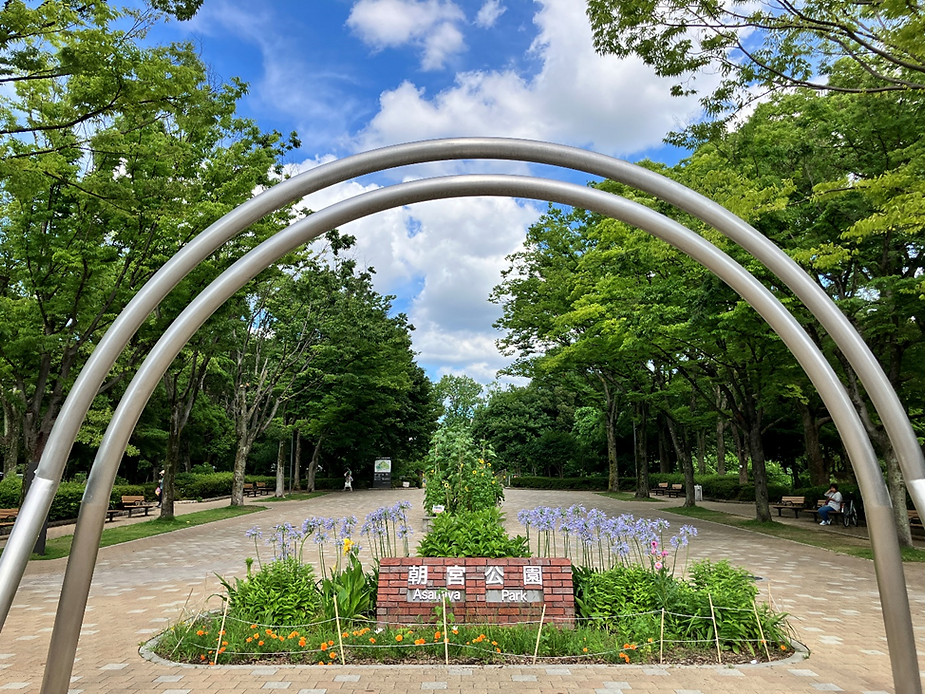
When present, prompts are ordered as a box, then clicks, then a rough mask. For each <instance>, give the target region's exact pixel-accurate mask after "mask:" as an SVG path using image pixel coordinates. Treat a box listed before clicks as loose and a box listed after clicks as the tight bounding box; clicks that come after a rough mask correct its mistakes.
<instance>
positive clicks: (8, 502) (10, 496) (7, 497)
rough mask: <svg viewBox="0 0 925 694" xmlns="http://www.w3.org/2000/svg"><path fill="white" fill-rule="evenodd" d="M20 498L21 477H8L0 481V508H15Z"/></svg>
mask: <svg viewBox="0 0 925 694" xmlns="http://www.w3.org/2000/svg"><path fill="white" fill-rule="evenodd" d="M20 496H22V477H19V476H17V475H9V476H7V477H4V478H3V479H2V480H0V508H17V507H18V506H19V497H20Z"/></svg>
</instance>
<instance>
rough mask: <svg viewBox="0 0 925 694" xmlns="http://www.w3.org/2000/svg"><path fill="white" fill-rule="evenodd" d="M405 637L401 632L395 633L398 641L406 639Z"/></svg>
mask: <svg viewBox="0 0 925 694" xmlns="http://www.w3.org/2000/svg"><path fill="white" fill-rule="evenodd" d="M404 638H405V637H404V636H402V635H401V634H396V635H395V640H396V641H401V640H402V639H404Z"/></svg>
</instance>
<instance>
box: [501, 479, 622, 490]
mask: <svg viewBox="0 0 925 694" xmlns="http://www.w3.org/2000/svg"><path fill="white" fill-rule="evenodd" d="M609 481H610V479H609V478H607V477H512V478H511V486H512V487H517V488H520V489H573V490H574V489H582V490H594V491H599V490H601V489H607V485H608V483H609Z"/></svg>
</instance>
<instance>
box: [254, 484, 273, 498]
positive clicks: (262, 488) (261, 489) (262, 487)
mask: <svg viewBox="0 0 925 694" xmlns="http://www.w3.org/2000/svg"><path fill="white" fill-rule="evenodd" d="M255 491H256V494H254V496H257V494H260V496H263V495H264V494H270V493H272V492H273V490H272V489H270V488H269V487H268V486H267V483H266V482H257V484H256V485H255Z"/></svg>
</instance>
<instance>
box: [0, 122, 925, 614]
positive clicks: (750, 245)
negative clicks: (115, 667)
mask: <svg viewBox="0 0 925 694" xmlns="http://www.w3.org/2000/svg"><path fill="white" fill-rule="evenodd" d="M444 159H446V160H457V159H500V160H516V161H525V162H536V163H542V164H550V165H553V166H560V167H564V168H571V169H575V170H579V171H584V172H586V173H589V174H592V175H596V176H603V177H607V178H611V179H613V180H615V181H620V182H622V183H626V184H628V185H631V186H634V187H636V188H638V189H640V190H643V191H646V192H649V193H651V194H653V195H656V196H658V197H660V198H662V199H663V200H665V201H667V202H670V203H672V204H673V205H675V206H677V207H679V208H680V209H683V210H685V211H687V212H689V213H690V214H692V215H694V216H695V217H698V218H700V219H701V220H703V221H704V222H706V223H708V224H710V225H712V226H713V227H715V228H716V229H717V230H718V231H720V232H721V233H723V234H725V235H726V236H728V237H729V238H730V239H732V240H733V241H735V242H736V243H738V244H739V245H741V246H742V247H743V248H745V249H747V250H748V251H749V252H751V253H752V254H753V255H754V256H755V257H756V258H757V259H758V260H760V261H761V262H763V263H764V264H765V265H766V266H767V267H768V268H769V269H770V270H771V271H772V272H774V273H775V274H776V275H777V276H778V277H779V278H780V279H781V280H782V281H783V282H784V283H785V284H786V285H787V286H788V287H789V288H790V289H791V290H792V291H793V293H794V294H795V295H796V296H797V297H798V298H799V299H800V300H801V301H803V303H804V304H805V305H806V306H807V308H809V309H810V311H811V312H812V313H813V314H814V315H815V316H816V318H817V319H818V320H819V321H820V322H821V323H822V325H823V326H824V327H825V328H826V330H827V331H828V332H829V334H830V335H831V336H832V338H833V339H834V340H835V342H836V344H837V345H838V346H839V348H840V349H841V350H842V352H843V353H844V354H845V356H846V357H847V359H848V360H849V362H850V363H851V364H852V366H853V368H854V369H855V371H856V372H857V373H858V375H859V377H860V379H861V381H862V382H863V383H864V386H865V388H866V389H867V392H868V394H869V395H870V397H871V400H872V401H873V403H874V406H875V408H876V409H877V411H878V412H879V414H880V417H881V421H882V422H883V423H884V426H885V428H886V430H887V434H888V435H889V437H890V440H891V442H892V444H893V447H894V450H895V452H896V456H897V459H898V460H899V463H900V466H901V467H902V471H903V475H904V476H905V479H906V485H907V487H908V488H909V492H910V495H911V496H912V500H913V503H914V504H915V507H916V508H917V509H918V510H919V513H921V514H925V458H923V456H922V451H921V449H920V448H919V446H918V441H917V439H916V436H915V433H914V431H913V430H912V426H911V424H910V423H909V419H908V417H907V416H906V414H905V411H904V409H903V407H902V404H901V403H900V401H899V398H898V396H897V395H896V393H895V392H894V391H893V389H892V387H891V386H890V383H889V380H888V379H887V378H886V376H885V375H884V373H883V370H882V369H881V368H880V366H879V364H878V363H877V360H876V358H875V357H874V356H873V354H872V353H871V352H870V349H869V348H868V347H867V345H866V344H865V343H864V341H863V340H862V339H861V338H860V336H859V335H858V334H857V332H856V331H855V330H854V328H852V326H851V324H850V323H849V322H848V321H847V319H846V318H845V316H844V315H842V313H841V312H840V311H839V310H838V308H837V307H836V306H835V304H834V303H833V302H832V301H831V300H830V299H829V298H828V297H827V296H826V294H825V292H823V291H822V289H821V288H820V287H818V286H816V284H815V283H814V282H813V281H812V280H811V278H809V276H808V275H806V273H804V272H803V271H802V270H801V269H800V268H799V266H798V265H796V263H794V262H793V261H792V260H791V259H790V258H789V257H788V256H787V255H786V254H785V253H783V252H782V251H781V250H780V249H779V248H777V247H776V246H774V244H773V243H771V242H770V241H768V239H766V238H765V237H764V236H762V235H761V234H760V233H759V232H758V231H757V230H755V229H754V228H752V227H751V226H750V225H748V224H747V223H745V222H744V221H743V220H741V219H739V218H738V217H736V216H735V215H733V214H732V213H731V212H729V211H728V210H726V209H724V208H723V207H721V206H720V205H718V204H716V203H714V202H713V201H711V200H709V199H708V198H705V197H703V196H702V195H700V194H698V193H695V192H694V191H692V190H690V189H688V188H686V187H684V186H682V185H680V184H678V183H675V182H674V181H671V180H669V179H667V178H664V177H663V176H660V175H659V174H656V173H654V172H652V171H648V170H646V169H642V168H640V167H638V166H635V165H633V164H630V163H628V162H624V161H620V160H617V159H613V158H611V157H607V156H604V155H601V154H595V153H593V152H587V151H585V150H580V149H576V148H573V147H567V146H564V145H556V144H550V143H544V142H535V141H530V140H514V139H505V138H457V139H447V140H431V141H425V142H416V143H409V144H403V145H395V146H392V147H385V148H382V149H378V150H373V151H371V152H365V153H362V154H358V155H355V156H352V157H348V158H346V159H343V160H340V161H335V162H331V163H329V164H325V165H322V166H320V167H317V168H316V169H312V170H311V171H308V172H306V173H303V174H301V175H299V176H296V177H293V178H291V179H289V180H287V181H284V182H282V183H280V184H278V185H277V186H274V187H273V188H271V189H269V190H267V191H265V192H264V193H262V194H260V195H258V196H257V197H255V198H253V199H252V200H250V201H248V202H246V203H244V204H243V205H241V206H240V207H238V208H237V209H235V210H234V211H232V212H230V213H229V214H227V215H225V216H224V217H223V218H222V219H220V220H218V221H217V222H215V223H214V224H212V225H211V226H210V227H209V228H208V229H206V230H205V231H203V232H202V233H201V234H199V235H198V236H197V237H196V238H195V239H193V240H192V241H191V242H190V243H189V244H188V245H187V246H186V247H184V248H183V249H182V250H181V251H180V252H179V253H177V254H176V255H175V256H174V257H173V258H171V259H170V260H169V261H168V262H167V263H166V264H165V265H164V266H163V267H162V268H161V269H160V270H159V271H158V272H157V273H156V274H155V275H154V277H152V278H151V280H150V281H149V282H148V283H147V284H146V285H145V286H144V287H142V289H141V290H140V291H139V292H138V294H137V295H136V296H135V297H134V298H133V299H132V301H131V302H129V304H128V306H126V308H125V309H124V310H123V311H122V313H121V314H120V315H119V317H118V318H117V319H116V321H115V322H114V323H113V325H112V326H111V327H110V329H109V330H108V331H107V333H106V335H104V336H103V339H102V340H101V341H100V344H99V345H98V346H97V347H96V349H95V350H94V351H93V353H92V354H91V356H90V358H89V360H88V361H87V364H86V365H85V366H84V368H83V369H81V372H80V374H79V375H78V378H77V380H76V382H75V383H74V386H73V387H72V388H71V392H70V394H69V395H68V398H67V400H66V401H65V403H64V406H63V407H62V409H61V413H60V414H59V416H58V418H57V421H56V422H55V425H54V428H53V429H52V431H51V434H50V435H49V438H48V442H47V444H46V447H45V451H44V453H43V455H42V459H41V461H40V463H39V466H38V469H37V471H36V477H35V481H34V482H33V485H32V487H31V489H30V491H29V494H28V495H27V496H26V499H25V500H24V503H23V506H22V509H21V512H20V514H19V518H18V520H17V522H16V524H15V525H14V527H13V530H12V532H11V534H10V537H9V539H8V541H7V545H6V547H5V549H4V552H3V554H2V556H0V628H2V625H3V623H4V622H5V621H6V617H7V615H8V614H9V610H10V606H11V605H12V602H13V596H14V595H15V593H16V589H17V588H18V586H19V582H20V581H21V580H22V575H23V572H24V571H25V568H26V563H27V562H28V559H29V554H30V552H31V550H32V547H33V545H34V544H35V540H36V538H37V537H38V535H39V533H40V531H41V527H42V523H43V520H44V518H45V517H46V516H47V514H48V511H49V509H50V508H51V503H52V500H53V499H54V494H55V490H56V489H57V487H58V483H59V482H60V480H61V475H62V473H63V471H64V466H65V464H66V462H67V457H68V454H69V453H70V450H71V447H72V446H73V443H74V440H75V438H76V436H77V432H78V430H79V428H80V425H81V423H82V422H83V419H84V417H85V416H86V414H87V411H88V410H89V408H90V405H91V403H92V401H93V397H94V396H95V395H96V393H97V391H98V390H99V387H100V385H101V384H102V382H103V380H104V379H105V377H106V374H108V373H109V370H110V369H111V368H112V365H113V364H114V363H115V361H116V359H117V358H118V356H119V354H120V353H121V352H122V350H123V349H124V348H125V346H126V345H127V344H128V341H129V340H130V339H131V337H132V335H134V334H135V332H136V331H137V330H138V328H139V327H140V325H141V323H142V322H143V321H144V319H145V317H146V316H147V315H148V314H149V313H150V312H151V311H153V310H154V309H155V308H156V307H157V305H158V304H159V303H160V301H161V300H162V299H163V298H164V297H165V296H166V295H167V294H168V293H169V292H170V290H171V289H173V287H174V286H176V284H177V283H178V282H179V281H180V280H181V279H182V278H183V277H185V276H186V274H187V273H189V272H190V271H191V270H192V269H193V268H194V267H195V266H196V265H197V264H198V263H199V262H201V261H202V260H204V259H205V258H206V257H208V256H209V254H211V253H212V252H213V251H214V250H216V249H217V248H218V247H220V246H221V245H222V244H223V243H224V242H225V241H227V240H229V239H230V238H232V237H233V236H234V235H236V234H237V233H239V232H240V231H241V230H242V229H244V228H245V227H246V226H248V225H249V224H251V223H252V222H254V221H256V220H257V219H260V218H261V217H262V216H263V215H265V214H268V213H269V212H272V211H273V210H275V209H278V208H279V207H281V206H282V205H285V204H286V203H288V202H292V201H293V200H296V199H299V198H301V197H303V196H305V195H308V194H309V193H312V192H314V191H316V190H319V189H321V188H324V187H326V186H329V185H332V184H334V183H337V182H340V181H344V180H348V179H350V178H354V177H357V176H362V175H365V174H368V173H372V172H375V171H381V170H384V169H389V168H394V167H398V166H405V165H409V164H417V163H424V162H430V161H438V160H444Z"/></svg>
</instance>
